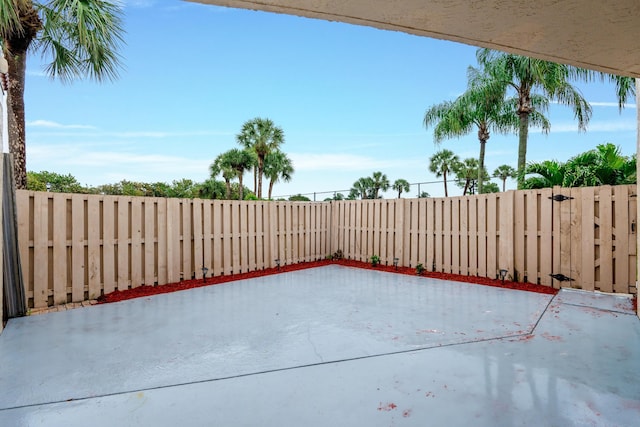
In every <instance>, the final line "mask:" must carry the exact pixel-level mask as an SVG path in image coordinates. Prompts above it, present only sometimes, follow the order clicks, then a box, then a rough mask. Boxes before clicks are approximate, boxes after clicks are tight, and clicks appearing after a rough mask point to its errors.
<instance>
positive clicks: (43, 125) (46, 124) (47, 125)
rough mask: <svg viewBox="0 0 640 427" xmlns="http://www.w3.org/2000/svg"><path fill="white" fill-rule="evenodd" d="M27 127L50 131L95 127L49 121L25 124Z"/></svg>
mask: <svg viewBox="0 0 640 427" xmlns="http://www.w3.org/2000/svg"><path fill="white" fill-rule="evenodd" d="M27 126H30V127H41V128H50V129H96V128H95V126H91V125H63V124H61V123H57V122H52V121H50V120H34V121H31V122H27Z"/></svg>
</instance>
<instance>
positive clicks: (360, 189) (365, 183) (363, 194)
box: [349, 177, 373, 200]
mask: <svg viewBox="0 0 640 427" xmlns="http://www.w3.org/2000/svg"><path fill="white" fill-rule="evenodd" d="M349 196H350V197H353V198H354V199H355V198H358V197H360V198H361V199H363V200H364V199H373V179H371V178H370V177H362V178H359V179H358V180H357V181H356V182H354V183H353V186H352V187H351V191H350V192H349Z"/></svg>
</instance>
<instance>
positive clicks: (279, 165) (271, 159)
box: [264, 150, 294, 199]
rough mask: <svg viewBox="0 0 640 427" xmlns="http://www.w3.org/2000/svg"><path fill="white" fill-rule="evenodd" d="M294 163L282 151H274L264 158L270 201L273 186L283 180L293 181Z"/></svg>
mask: <svg viewBox="0 0 640 427" xmlns="http://www.w3.org/2000/svg"><path fill="white" fill-rule="evenodd" d="M293 172H294V169H293V163H292V162H291V159H290V158H289V157H288V156H287V155H286V154H285V153H283V152H282V151H280V150H276V151H272V152H270V153H269V154H267V156H266V157H265V158H264V176H266V177H267V178H269V197H268V198H269V199H271V192H272V190H273V185H274V184H275V183H276V182H278V181H279V180H280V179H282V180H283V181H284V182H289V181H291V175H293Z"/></svg>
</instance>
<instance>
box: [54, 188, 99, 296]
mask: <svg viewBox="0 0 640 427" xmlns="http://www.w3.org/2000/svg"><path fill="white" fill-rule="evenodd" d="M101 203H102V201H101V200H100V199H99V198H97V197H89V198H88V200H87V221H88V225H87V229H88V230H87V231H88V235H87V248H88V255H87V262H88V272H89V284H88V285H89V299H90V300H91V299H96V298H98V297H99V296H100V293H101V290H102V278H101V275H100V270H101V260H102V257H101V256H100V243H101V239H100V232H101V230H102V229H103V226H102V224H101V215H100V211H101V206H100V204H101ZM54 232H55V229H54ZM54 293H55V286H54Z"/></svg>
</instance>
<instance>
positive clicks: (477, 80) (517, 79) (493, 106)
mask: <svg viewBox="0 0 640 427" xmlns="http://www.w3.org/2000/svg"><path fill="white" fill-rule="evenodd" d="M476 59H477V61H478V67H477V68H476V67H473V66H469V68H468V71H467V78H468V82H467V89H466V91H465V92H464V93H463V94H462V95H460V96H459V97H458V98H456V99H455V100H454V101H444V102H442V103H440V104H436V105H433V106H431V107H430V108H428V109H427V110H426V112H425V115H424V119H423V124H424V126H425V127H426V128H430V127H433V138H434V142H435V143H436V144H439V143H441V142H442V141H443V140H445V139H451V138H459V137H461V136H464V135H467V134H469V133H470V132H472V131H473V130H474V129H475V130H477V135H478V141H479V143H480V153H479V156H478V160H477V168H476V178H475V180H476V181H477V188H478V190H479V191H480V192H486V191H491V190H494V189H495V188H493V187H491V186H485V185H484V181H485V179H486V178H487V173H486V170H485V166H484V158H485V150H486V144H487V141H488V140H489V138H490V135H491V132H496V133H499V134H509V133H517V134H518V159H517V169H516V173H515V178H517V182H518V189H523V188H526V185H527V184H526V180H527V177H526V175H527V173H529V172H528V169H527V161H526V155H527V142H528V135H529V127H530V126H532V125H534V126H538V127H540V128H541V129H542V131H543V132H545V133H548V132H549V131H550V129H551V123H550V121H549V119H548V118H547V116H546V113H547V111H548V107H549V102H550V101H555V102H557V103H558V104H560V105H564V106H567V107H569V108H571V109H572V111H573V113H574V116H575V118H576V119H577V121H578V129H579V130H581V131H586V128H587V124H588V122H589V120H590V118H591V114H592V111H591V106H590V105H589V103H588V102H587V101H586V100H585V99H584V97H583V96H582V94H581V93H580V91H579V90H578V89H577V88H576V87H575V86H573V85H572V84H571V82H572V81H576V80H582V81H590V80H593V79H596V78H597V79H600V80H609V81H610V82H612V83H613V84H614V85H615V89H616V96H617V98H618V106H619V108H620V109H622V108H623V107H624V104H625V103H626V100H627V98H628V97H629V96H635V79H633V78H631V77H620V76H613V75H609V74H605V73H597V72H593V71H589V70H585V69H582V68H578V67H573V66H569V65H563V64H557V63H553V62H549V61H544V60H540V59H534V58H529V57H525V56H520V55H514V54H510V53H504V52H498V51H494V50H491V49H486V48H481V49H478V50H477V52H476ZM443 151H444V150H443ZM451 155H452V153H451V154H450V152H448V153H443V152H440V153H436V155H434V157H436V159H434V158H433V157H432V159H433V160H435V162H436V164H437V165H439V166H435V169H436V170H437V171H438V172H437V173H439V174H440V175H441V176H442V177H443V180H444V182H445V195H447V187H446V182H447V181H446V177H447V173H448V172H449V171H454V172H455V168H454V167H453V165H457V166H458V168H460V163H459V162H458V163H456V161H455V159H451ZM438 157H439V158H438ZM466 162H467V160H465V161H463V163H466ZM449 163H451V165H449ZM449 166H451V167H449ZM468 166H470V165H468ZM466 169H467V170H468V169H469V168H466ZM432 171H433V170H432ZM532 173H533V172H532ZM469 184H470V181H469V179H468V178H467V179H466V180H465V187H464V188H465V193H466V191H467V189H468V185H469Z"/></svg>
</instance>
